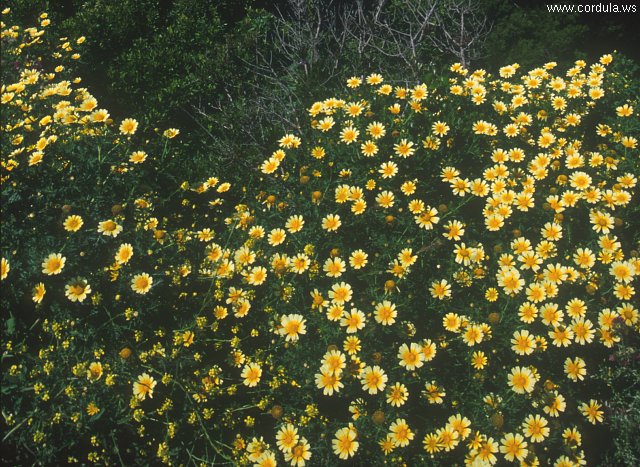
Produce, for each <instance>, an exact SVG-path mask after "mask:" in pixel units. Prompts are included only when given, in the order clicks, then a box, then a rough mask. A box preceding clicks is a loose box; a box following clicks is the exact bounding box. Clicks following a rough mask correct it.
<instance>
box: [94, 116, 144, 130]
mask: <svg viewBox="0 0 640 467" xmlns="http://www.w3.org/2000/svg"><path fill="white" fill-rule="evenodd" d="M94 115H95V114H94ZM94 121H95V117H94ZM137 129H138V122H137V120H134V119H133V118H125V119H124V120H123V121H122V123H121V124H120V127H119V130H120V133H122V134H123V135H132V134H134V133H135V132H136V130H137Z"/></svg>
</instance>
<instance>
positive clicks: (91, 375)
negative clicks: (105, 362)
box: [87, 362, 102, 381]
mask: <svg viewBox="0 0 640 467" xmlns="http://www.w3.org/2000/svg"><path fill="white" fill-rule="evenodd" d="M101 377H102V363H100V362H93V363H91V364H90V365H89V369H88V370H87V378H88V379H90V380H92V381H96V380H99V379H100V378H101Z"/></svg>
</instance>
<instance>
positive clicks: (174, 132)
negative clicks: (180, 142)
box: [162, 128, 180, 139]
mask: <svg viewBox="0 0 640 467" xmlns="http://www.w3.org/2000/svg"><path fill="white" fill-rule="evenodd" d="M179 134H180V130H178V129H177V128H167V129H166V130H164V132H163V133H162V135H163V136H164V137H165V138H168V139H173V138H175V137H176V136H178V135H179Z"/></svg>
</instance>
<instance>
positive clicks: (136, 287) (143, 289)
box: [131, 272, 153, 295]
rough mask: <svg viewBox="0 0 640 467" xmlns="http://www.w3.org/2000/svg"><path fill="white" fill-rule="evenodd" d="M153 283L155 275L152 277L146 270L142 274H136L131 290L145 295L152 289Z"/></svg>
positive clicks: (132, 280)
mask: <svg viewBox="0 0 640 467" xmlns="http://www.w3.org/2000/svg"><path fill="white" fill-rule="evenodd" d="M152 284H153V277H151V276H150V275H149V274H147V273H146V272H143V273H141V274H136V275H135V276H133V279H131V290H133V291H134V292H135V293H137V294H140V295H144V294H146V293H148V292H149V290H151V285H152Z"/></svg>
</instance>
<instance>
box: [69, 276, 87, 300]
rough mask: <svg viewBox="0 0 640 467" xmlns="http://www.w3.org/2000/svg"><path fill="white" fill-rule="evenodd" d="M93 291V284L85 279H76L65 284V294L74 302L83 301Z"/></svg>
mask: <svg viewBox="0 0 640 467" xmlns="http://www.w3.org/2000/svg"><path fill="white" fill-rule="evenodd" d="M90 293H91V286H90V285H89V284H88V283H87V281H86V280H84V279H79V278H78V279H74V280H73V281H72V282H71V283H69V284H67V285H66V286H65V294H66V296H67V298H68V299H69V300H71V301H72V302H83V301H84V299H85V298H87V295H88V294H90Z"/></svg>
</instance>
